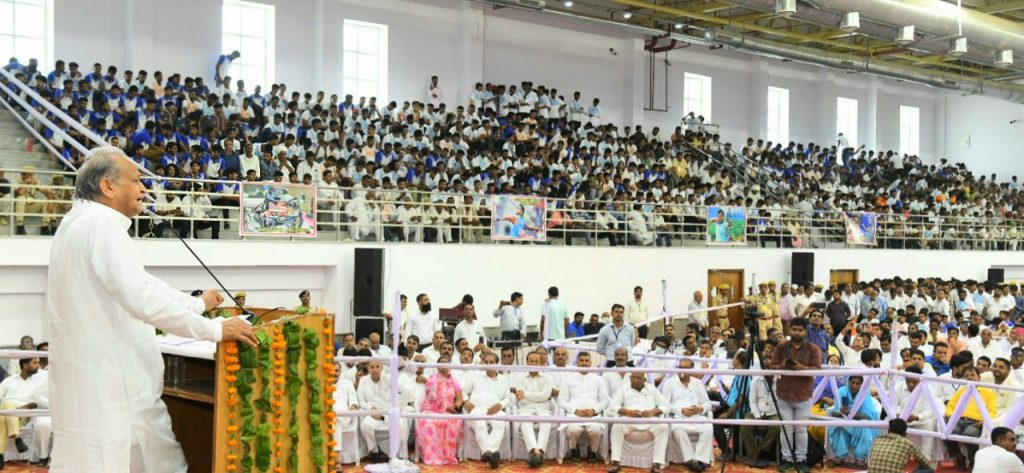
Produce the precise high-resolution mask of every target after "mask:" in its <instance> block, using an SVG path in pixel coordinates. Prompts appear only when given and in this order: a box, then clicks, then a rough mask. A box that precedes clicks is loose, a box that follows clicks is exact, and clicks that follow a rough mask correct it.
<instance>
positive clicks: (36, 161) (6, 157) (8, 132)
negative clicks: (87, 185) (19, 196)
mask: <svg viewBox="0 0 1024 473" xmlns="http://www.w3.org/2000/svg"><path fill="white" fill-rule="evenodd" d="M29 138H32V134H31V133H29V131H28V130H26V129H25V127H24V126H23V125H22V124H21V122H19V121H18V119H17V118H16V117H15V116H13V115H11V113H10V112H8V111H7V109H5V108H0V169H8V170H16V169H21V168H22V167H24V166H27V165H32V166H35V167H36V170H38V171H47V170H50V171H60V170H61V167H60V166H59V164H58V162H57V159H56V158H53V157H51V156H49V155H48V153H47V152H46V148H45V147H43V146H42V145H40V144H39V143H38V142H36V143H35V146H34V147H33V150H32V152H29V151H27V146H28V140H29ZM6 174H7V175H6V176H5V177H6V178H7V180H9V181H12V182H13V181H14V180H15V179H17V178H18V176H17V173H15V172H11V171H8V172H7V173H6ZM36 177H37V178H40V177H41V176H36ZM46 181H47V182H48V181H49V179H46Z"/></svg>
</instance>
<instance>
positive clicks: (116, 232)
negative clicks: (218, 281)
mask: <svg viewBox="0 0 1024 473" xmlns="http://www.w3.org/2000/svg"><path fill="white" fill-rule="evenodd" d="M140 177H141V176H140V173H139V171H138V169H137V168H136V167H135V165H134V163H133V162H132V161H131V160H129V159H128V158H127V157H125V156H124V154H123V153H122V152H121V150H119V149H117V148H97V149H95V150H93V151H91V152H90V153H89V156H88V157H87V161H86V164H85V165H84V166H82V167H81V168H80V169H79V174H78V179H77V180H76V183H75V184H76V188H75V200H74V204H73V206H72V208H71V211H70V212H69V213H68V214H67V216H65V217H64V219H63V221H62V222H61V225H60V228H59V229H58V230H57V234H56V235H55V236H54V239H53V243H52V244H51V250H50V265H49V269H50V270H49V272H48V278H47V290H46V297H47V304H48V306H49V313H50V319H49V329H50V334H51V337H52V338H51V340H50V354H49V360H50V365H49V366H50V368H49V371H50V383H51V386H52V388H53V389H51V390H50V391H51V395H50V413H51V417H52V419H53V436H54V449H53V456H52V462H51V464H50V471H53V472H55V473H61V472H68V471H73V472H76V473H93V472H95V473H127V472H129V471H132V472H136V471H138V472H142V471H146V472H151V471H160V472H185V471H186V470H187V469H188V466H187V465H186V463H185V456H184V454H183V453H182V451H181V446H180V445H179V444H178V442H177V440H175V438H174V433H173V432H172V431H171V418H170V416H169V415H168V414H167V408H166V406H164V403H163V401H161V400H160V397H161V395H162V394H163V386H164V382H163V381H164V380H163V377H164V376H163V375H164V363H163V359H162V357H161V355H160V349H159V347H158V345H157V342H156V335H155V330H154V329H153V327H156V328H159V329H162V330H165V331H167V332H170V333H172V334H174V335H179V336H183V337H191V338H195V339H199V340H210V341H221V340H224V341H228V340H242V341H244V342H245V343H247V344H250V345H252V346H255V345H256V344H257V341H256V338H255V336H254V335H253V333H252V328H251V327H250V326H249V324H248V323H247V322H246V321H245V320H243V319H241V318H231V319H214V320H212V319H208V318H205V317H203V316H202V315H201V314H202V313H203V312H204V311H206V310H210V309H212V308H214V307H217V306H218V305H219V304H220V303H221V302H222V301H223V300H224V299H223V297H222V296H221V295H220V293H219V292H217V291H206V292H204V293H203V295H202V298H195V297H190V296H188V295H187V294H185V293H183V292H180V291H178V290H175V289H174V288H172V287H171V286H169V285H168V284H167V283H165V282H163V281H161V280H159V279H157V278H155V277H153V276H151V275H150V274H148V273H146V272H145V270H144V269H143V267H142V263H141V262H140V261H139V260H138V258H137V257H136V255H135V253H134V248H133V246H134V245H133V243H132V241H131V239H129V237H128V233H127V230H128V227H129V226H130V225H131V217H134V216H135V215H138V214H139V212H141V210H142V206H141V203H142V200H143V198H144V197H145V193H146V188H145V186H143V184H142V182H141V180H140Z"/></svg>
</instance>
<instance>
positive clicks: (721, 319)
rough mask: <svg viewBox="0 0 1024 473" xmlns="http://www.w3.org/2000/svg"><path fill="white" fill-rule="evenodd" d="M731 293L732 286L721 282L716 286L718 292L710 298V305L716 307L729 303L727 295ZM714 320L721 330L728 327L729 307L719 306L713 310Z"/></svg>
mask: <svg viewBox="0 0 1024 473" xmlns="http://www.w3.org/2000/svg"><path fill="white" fill-rule="evenodd" d="M731 293H732V288H731V287H730V286H729V285H728V284H721V285H719V286H718V293H717V294H715V295H714V296H713V297H712V298H711V306H712V307H717V306H722V305H727V304H729V296H730V294H731ZM715 320H716V322H715V323H717V324H718V328H720V329H722V330H723V331H724V330H725V329H727V328H730V327H731V325H730V323H729V309H728V308H724V307H723V308H721V309H716V310H715Z"/></svg>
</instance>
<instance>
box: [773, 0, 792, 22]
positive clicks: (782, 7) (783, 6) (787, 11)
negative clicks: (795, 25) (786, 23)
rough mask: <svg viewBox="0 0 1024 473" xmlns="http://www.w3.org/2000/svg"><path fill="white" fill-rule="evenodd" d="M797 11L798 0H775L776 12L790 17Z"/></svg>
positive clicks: (784, 16)
mask: <svg viewBox="0 0 1024 473" xmlns="http://www.w3.org/2000/svg"><path fill="white" fill-rule="evenodd" d="M794 13H796V0H775V14H776V15H779V16H781V17H783V18H789V16H790V15H792V14H794Z"/></svg>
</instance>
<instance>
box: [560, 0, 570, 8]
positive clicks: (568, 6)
mask: <svg viewBox="0 0 1024 473" xmlns="http://www.w3.org/2000/svg"><path fill="white" fill-rule="evenodd" d="M562 5H564V6H565V7H566V8H572V5H573V3H572V0H565V1H564V2H562Z"/></svg>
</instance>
